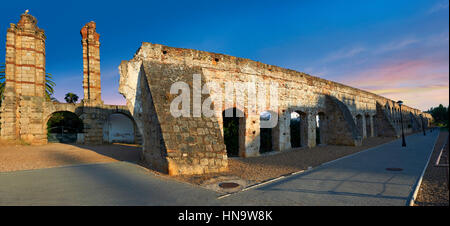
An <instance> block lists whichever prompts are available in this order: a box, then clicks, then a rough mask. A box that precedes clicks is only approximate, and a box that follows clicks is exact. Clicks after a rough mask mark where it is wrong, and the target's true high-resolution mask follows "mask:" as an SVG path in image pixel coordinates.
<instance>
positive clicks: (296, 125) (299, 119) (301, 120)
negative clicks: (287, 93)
mask: <svg viewBox="0 0 450 226" xmlns="http://www.w3.org/2000/svg"><path fill="white" fill-rule="evenodd" d="M306 120H307V118H306V113H304V112H301V111H294V112H292V113H291V121H290V130H291V147H292V148H297V147H305V146H306V144H307V137H308V136H307V135H308V134H307V133H308V130H307V128H308V127H307V121H306Z"/></svg>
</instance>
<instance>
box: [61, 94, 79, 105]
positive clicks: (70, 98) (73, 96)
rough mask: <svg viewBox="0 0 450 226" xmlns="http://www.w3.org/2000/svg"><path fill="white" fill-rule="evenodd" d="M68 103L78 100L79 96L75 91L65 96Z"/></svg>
mask: <svg viewBox="0 0 450 226" xmlns="http://www.w3.org/2000/svg"><path fill="white" fill-rule="evenodd" d="M64 100H66V102H67V103H71V104H74V103H76V102H77V101H78V96H77V95H76V94H75V93H66V97H64Z"/></svg>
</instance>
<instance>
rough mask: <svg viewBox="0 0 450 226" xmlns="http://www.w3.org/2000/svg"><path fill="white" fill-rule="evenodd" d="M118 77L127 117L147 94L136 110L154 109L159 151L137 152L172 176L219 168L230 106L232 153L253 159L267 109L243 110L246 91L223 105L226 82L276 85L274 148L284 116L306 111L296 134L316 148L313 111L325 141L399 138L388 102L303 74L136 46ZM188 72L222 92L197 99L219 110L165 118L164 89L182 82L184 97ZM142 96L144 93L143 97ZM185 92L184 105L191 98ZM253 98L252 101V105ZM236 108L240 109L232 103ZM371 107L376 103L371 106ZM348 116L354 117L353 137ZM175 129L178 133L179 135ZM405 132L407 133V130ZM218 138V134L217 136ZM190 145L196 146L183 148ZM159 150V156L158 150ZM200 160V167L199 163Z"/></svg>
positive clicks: (285, 125) (285, 131)
mask: <svg viewBox="0 0 450 226" xmlns="http://www.w3.org/2000/svg"><path fill="white" fill-rule="evenodd" d="M120 72H121V79H120V88H119V92H121V93H122V94H123V95H124V96H125V97H126V99H127V106H128V108H129V109H130V111H131V113H132V115H133V116H134V117H136V115H137V114H136V112H134V113H133V111H132V109H136V107H137V106H138V104H137V102H139V101H140V99H141V98H142V96H150V95H151V101H149V102H148V105H147V107H142V106H138V108H139V112H140V113H139V114H143V113H146V112H148V107H150V109H151V108H153V107H154V110H155V112H154V113H155V114H156V116H157V119H158V120H157V123H155V124H153V127H160V129H161V138H162V141H161V143H162V146H161V147H160V150H156V149H157V148H154V147H153V148H151V147H149V146H151V145H148V144H147V145H145V146H144V153H152V152H154V153H160V152H161V150H163V149H164V150H165V151H166V152H167V153H163V155H162V156H163V158H165V160H167V162H168V168H169V169H170V168H172V165H176V166H177V170H175V171H177V172H175V171H174V172H172V174H191V173H201V172H209V171H210V170H212V171H217V169H220V168H221V167H220V165H219V167H218V166H217V165H216V163H217V162H219V163H220V162H221V159H225V154H226V148H225V146H224V142H223V134H221V133H222V131H223V118H222V112H223V111H224V110H226V109H229V108H232V107H236V108H237V109H238V110H239V111H242V112H243V113H244V115H245V117H244V120H241V124H243V125H240V128H241V129H240V130H241V131H240V135H239V136H240V138H239V142H240V143H241V145H240V149H241V150H239V155H240V156H243V157H251V156H258V155H260V152H259V148H260V134H259V133H260V113H261V112H262V111H266V110H271V109H268V107H266V108H264V107H262V108H261V109H258V108H257V110H256V111H253V112H250V111H249V108H248V106H247V105H246V104H247V103H248V102H247V101H248V95H249V93H246V94H245V95H244V96H242V97H237V99H238V101H236V102H235V104H234V105H232V106H225V105H224V103H225V102H226V99H225V95H223V94H224V90H225V84H226V82H253V83H257V82H260V83H261V84H264V85H263V86H266V89H267V90H269V84H270V83H276V84H278V88H277V91H278V100H279V103H278V104H279V105H278V106H279V108H278V109H276V112H277V113H278V116H279V118H278V124H277V126H276V127H275V128H273V130H272V136H275V137H274V138H273V139H274V140H273V142H272V144H273V150H275V151H284V150H288V149H290V148H291V143H290V130H289V128H290V114H291V113H292V112H294V111H296V112H303V113H305V114H306V117H305V119H306V124H305V125H304V126H305V127H304V129H305V131H306V146H307V147H314V146H315V145H316V137H315V136H316V133H315V130H316V122H315V120H316V115H318V114H319V113H322V116H321V117H322V119H323V120H326V121H325V122H324V123H325V125H327V126H326V127H324V129H322V130H324V131H322V130H321V133H323V136H324V137H326V143H328V144H338V145H360V144H361V142H362V140H363V139H364V138H366V137H371V136H375V135H379V136H398V135H399V133H400V125H398V124H396V123H393V121H392V120H391V118H392V117H391V116H390V115H389V114H388V111H387V108H384V106H391V108H392V107H393V108H398V107H399V106H398V105H397V104H396V103H395V102H394V101H392V100H389V99H387V98H384V97H381V96H378V95H375V94H372V93H369V92H366V91H363V90H359V89H356V88H352V87H349V86H345V85H342V84H339V83H335V82H331V81H327V80H324V79H321V78H317V77H313V76H310V75H307V74H305V73H301V72H297V71H293V70H288V69H283V68H280V67H276V66H272V65H266V64H262V63H259V62H255V61H251V60H247V59H242V58H236V57H233V56H227V55H222V54H215V53H208V52H203V51H197V50H192V49H181V48H172V47H167V46H163V45H158V44H151V43H143V44H142V46H141V48H140V49H139V50H138V51H137V52H136V54H135V56H134V58H133V59H132V60H130V61H123V62H122V64H121V66H120ZM193 74H200V75H201V81H202V85H203V84H205V83H208V82H215V83H216V84H219V86H220V87H221V89H222V95H220V94H218V93H215V91H214V90H212V91H211V90H210V92H209V94H206V95H202V101H203V100H204V98H208V97H211V98H212V99H213V100H214V103H216V102H217V100H220V101H221V102H222V105H221V106H219V107H216V109H215V113H214V116H213V117H210V118H204V117H197V118H196V117H192V112H191V113H190V116H191V117H173V116H172V115H171V114H170V113H169V109H170V106H169V105H170V103H171V101H172V100H173V99H174V98H176V97H177V96H179V94H171V93H170V87H171V85H172V84H174V83H175V82H177V81H183V82H185V83H187V84H188V85H189V90H190V91H191V92H192V90H193V89H192V88H193ZM144 75H145V76H144ZM140 76H141V77H140ZM143 77H145V78H146V81H147V82H148V84H147V85H148V90H147V91H144V90H143V89H142V87H141V88H140V89H137V88H136V87H137V84H138V83H137V82H136V81H137V78H143ZM140 85H142V83H140ZM147 85H144V86H147ZM137 90H139V92H140V93H139V95H136V93H137V92H138V91H137ZM142 92H144V93H145V92H148V93H149V94H150V95H147V94H143V93H142ZM190 95H191V100H192V97H193V95H194V94H192V93H191V94H190ZM263 99H265V101H266V103H267V105H269V102H270V98H269V95H265V96H264V97H263ZM260 101H261V100H258V102H260ZM217 103H218V102H217ZM240 103H245V104H244V105H240ZM191 104H192V101H191ZM377 104H378V105H379V106H381V107H379V108H378V109H377ZM151 106H153V107H151ZM191 109H192V106H191ZM250 109H251V108H250ZM402 111H403V114H405V115H409V114H410V115H412V117H418V115H419V114H420V113H421V112H420V111H419V110H417V109H412V108H410V107H408V106H402ZM356 117H359V118H361V120H362V122H361V124H360V127H361V128H360V130H359V131H360V132H359V133H358V128H357V125H356ZM142 122H143V120H137V123H138V124H141V127H142V129H141V130H142V131H146V130H149V128H150V127H148V125H146V124H145V123H142ZM208 124H212V127H205V125H208ZM376 124H379V125H376ZM153 127H151V128H153ZM213 128H214V129H213ZM180 129H185V130H186V131H180ZM197 129H198V130H197ZM202 129H206V131H207V132H208V133H209V134H210V135H211V136H209V138H208V139H212V143H214V144H218V145H217V149H216V148H212V149H208V148H207V147H208V145H209V144H208V143H204V142H205V139H202V138H204V132H203V131H202ZM409 132H414V131H413V129H412V128H411V129H410V131H409ZM144 133H145V132H144ZM219 134H221V135H222V136H218V135H219ZM146 139H151V138H150V137H149V136H145V135H144V140H146ZM208 141H209V140H208ZM144 142H146V141H144ZM191 144H192V145H194V147H196V148H195V149H190V148H186V146H188V147H189V145H191ZM164 150H163V152H165V151H164ZM192 150H195V151H192ZM171 153H175V154H171ZM144 155H145V154H144ZM149 155H150V154H149ZM204 155H210V156H212V157H211V158H210V159H209V160H208V164H205V165H203V166H204V167H203V168H202V169H201V170H200V169H199V170H195V169H192V168H191V166H197V162H198V161H199V160H201V159H202V157H200V156H204ZM221 155H222V156H223V157H221ZM204 162H205V163H206V160H204ZM210 162H211V163H212V162H214V164H210ZM222 167H226V165H225V164H222ZM221 170H222V169H221Z"/></svg>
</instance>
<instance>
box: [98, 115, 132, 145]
mask: <svg viewBox="0 0 450 226" xmlns="http://www.w3.org/2000/svg"><path fill="white" fill-rule="evenodd" d="M103 141H104V142H105V143H129V144H134V143H135V125H134V122H133V120H132V119H131V118H130V117H129V116H127V115H125V114H122V113H113V114H110V115H109V116H108V119H107V120H106V122H105V124H104V125H103Z"/></svg>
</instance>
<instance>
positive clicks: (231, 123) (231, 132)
mask: <svg viewBox="0 0 450 226" xmlns="http://www.w3.org/2000/svg"><path fill="white" fill-rule="evenodd" d="M245 123H246V115H245V114H244V112H243V111H241V110H240V109H238V108H236V107H233V108H228V109H225V110H223V111H222V130H223V131H222V134H223V139H224V144H225V147H226V151H227V155H228V157H237V156H245V132H246V126H245Z"/></svg>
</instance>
